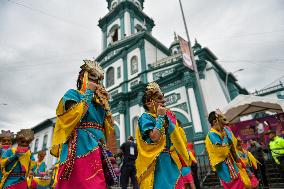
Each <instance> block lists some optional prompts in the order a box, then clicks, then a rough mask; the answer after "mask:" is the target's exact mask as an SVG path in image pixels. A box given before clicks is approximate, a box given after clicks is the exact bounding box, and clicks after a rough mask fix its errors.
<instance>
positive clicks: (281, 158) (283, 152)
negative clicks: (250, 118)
mask: <svg viewBox="0 0 284 189" xmlns="http://www.w3.org/2000/svg"><path fill="white" fill-rule="evenodd" d="M267 134H268V136H269V140H270V142H269V149H270V150H271V154H272V157H273V159H274V160H275V162H276V164H277V165H278V166H279V168H280V174H281V177H282V178H284V139H283V138H281V137H279V136H276V132H275V131H274V130H269V131H268V132H267Z"/></svg>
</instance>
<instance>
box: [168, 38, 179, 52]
mask: <svg viewBox="0 0 284 189" xmlns="http://www.w3.org/2000/svg"><path fill="white" fill-rule="evenodd" d="M174 35H175V36H174V41H173V42H172V43H171V46H170V51H171V54H172V55H173V54H177V53H179V52H180V45H179V40H178V37H177V35H176V33H175V34H174Z"/></svg>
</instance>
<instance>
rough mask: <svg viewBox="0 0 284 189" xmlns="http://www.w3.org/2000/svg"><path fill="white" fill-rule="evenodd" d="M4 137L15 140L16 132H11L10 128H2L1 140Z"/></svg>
mask: <svg viewBox="0 0 284 189" xmlns="http://www.w3.org/2000/svg"><path fill="white" fill-rule="evenodd" d="M3 138H8V139H10V140H13V139H14V133H13V132H11V131H10V130H8V131H4V130H1V134H0V140H2V139H3Z"/></svg>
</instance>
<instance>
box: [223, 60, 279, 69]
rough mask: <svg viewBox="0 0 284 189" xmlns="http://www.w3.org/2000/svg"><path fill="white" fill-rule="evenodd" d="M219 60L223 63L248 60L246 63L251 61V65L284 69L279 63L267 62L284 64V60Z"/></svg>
mask: <svg viewBox="0 0 284 189" xmlns="http://www.w3.org/2000/svg"><path fill="white" fill-rule="evenodd" d="M218 62H221V63H223V64H224V63H244V62H246V63H250V65H254V66H259V65H261V66H262V67H266V68H268V69H273V70H278V71H279V70H282V71H284V69H281V67H280V65H279V67H273V66H271V65H268V64H267V63H274V64H273V65H275V63H281V64H283V63H284V61H283V62H273V61H270V60H267V61H263V62H261V61H259V62H258V61H257V60H247V61H245V60H219V61H218ZM275 66H277V65H275Z"/></svg>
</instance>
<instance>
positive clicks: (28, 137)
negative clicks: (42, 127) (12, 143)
mask: <svg viewBox="0 0 284 189" xmlns="http://www.w3.org/2000/svg"><path fill="white" fill-rule="evenodd" d="M22 139H24V140H25V141H29V142H32V141H33V139H34V132H33V130H31V129H21V130H20V131H19V132H17V136H16V140H17V141H18V140H22Z"/></svg>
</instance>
